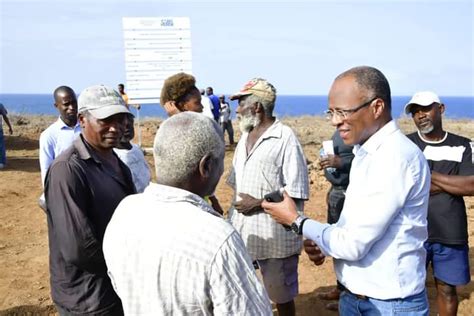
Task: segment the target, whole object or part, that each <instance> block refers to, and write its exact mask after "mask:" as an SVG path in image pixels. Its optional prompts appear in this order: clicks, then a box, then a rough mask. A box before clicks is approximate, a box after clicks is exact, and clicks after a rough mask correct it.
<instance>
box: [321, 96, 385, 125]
mask: <svg viewBox="0 0 474 316" xmlns="http://www.w3.org/2000/svg"><path fill="white" fill-rule="evenodd" d="M377 98H378V97H375V98H373V99H372V100H370V101H367V102H365V103H364V104H361V105H359V106H358V107H355V108H353V109H349V110H327V111H324V114H325V115H326V119H327V120H329V121H330V120H332V118H333V117H334V115H336V117H338V118H340V119H343V120H345V119H347V118H348V117H349V116H351V114H353V113H355V112H357V111H359V110H360V109H362V108H365V107H366V106H369V105H370V104H371V103H372V102H373V101H374V100H375V99H377Z"/></svg>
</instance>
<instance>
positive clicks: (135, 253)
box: [103, 183, 272, 315]
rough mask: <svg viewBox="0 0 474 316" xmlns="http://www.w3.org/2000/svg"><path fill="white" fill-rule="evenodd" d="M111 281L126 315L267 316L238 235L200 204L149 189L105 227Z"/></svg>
mask: <svg viewBox="0 0 474 316" xmlns="http://www.w3.org/2000/svg"><path fill="white" fill-rule="evenodd" d="M103 247H104V255H105V259H106V263H107V267H108V270H109V276H110V278H111V280H112V283H113V284H114V288H115V290H116V292H117V293H118V295H119V296H120V298H121V300H122V304H123V308H124V311H125V314H129V315H272V311H271V305H270V301H269V299H268V296H267V294H266V292H265V289H264V288H263V286H262V285H261V284H260V283H259V281H258V279H257V276H256V274H255V271H254V269H253V266H252V263H251V260H250V257H249V255H248V254H247V252H246V250H245V245H244V243H243V242H242V239H241V238H240V236H239V234H238V233H237V232H236V231H235V229H234V228H233V227H232V226H231V225H230V224H229V223H227V222H226V221H224V220H223V219H222V217H220V215H219V214H217V213H216V212H215V211H214V210H213V209H212V208H211V207H210V206H209V205H208V204H207V203H206V202H205V201H204V200H203V199H202V198H200V197H199V196H197V195H195V194H192V193H190V192H188V191H184V190H181V189H178V188H173V187H168V186H163V185H159V184H155V183H151V184H150V185H149V186H148V187H147V188H146V189H145V191H144V193H142V194H136V195H133V196H129V197H127V198H126V199H124V200H123V201H122V203H120V205H119V206H118V208H117V210H116V211H115V213H114V216H113V218H112V220H111V221H110V223H109V226H108V227H107V231H106V233H105V237H104V245H103Z"/></svg>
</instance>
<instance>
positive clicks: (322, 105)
mask: <svg viewBox="0 0 474 316" xmlns="http://www.w3.org/2000/svg"><path fill="white" fill-rule="evenodd" d="M226 99H227V100H228V95H226ZM440 99H441V101H442V102H443V103H444V104H445V106H446V109H445V114H444V116H445V117H447V118H451V119H474V96H444V97H443V96H441V97H440ZM409 100H410V96H393V97H392V116H393V117H394V118H402V117H404V116H406V115H405V114H404V112H403V108H404V106H405V104H406V103H407V102H408V101H409ZM0 103H3V105H4V106H5V107H6V108H7V110H8V112H9V113H11V114H20V115H21V114H34V115H57V111H56V109H55V107H54V105H53V104H54V99H53V97H52V95H50V94H0ZM230 104H231V108H232V109H233V116H234V117H235V109H236V107H237V101H230ZM325 110H327V96H325V95H278V97H277V101H276V105H275V114H276V116H277V117H285V116H302V115H312V116H323V115H324V111H325ZM134 111H136V110H135V109H134ZM138 114H139V116H140V118H145V117H162V118H164V117H166V113H165V111H164V110H163V108H162V107H161V106H160V105H159V104H144V105H142V107H141V109H140V113H138ZM136 115H137V113H135V116H136Z"/></svg>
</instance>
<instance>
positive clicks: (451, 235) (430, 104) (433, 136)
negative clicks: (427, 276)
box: [405, 91, 474, 316]
mask: <svg viewBox="0 0 474 316" xmlns="http://www.w3.org/2000/svg"><path fill="white" fill-rule="evenodd" d="M444 110H445V105H444V104H443V103H442V102H441V101H440V99H439V97H438V96H437V95H436V94H435V93H433V92H431V91H422V92H417V93H415V95H413V97H412V98H411V100H410V102H408V103H407V105H406V106H405V113H406V114H411V116H412V117H413V122H414V123H415V125H416V127H417V129H418V131H417V132H414V133H412V134H409V135H408V138H410V139H411V140H412V141H413V142H414V143H415V144H416V145H417V146H418V147H420V149H421V150H422V151H423V154H424V155H425V157H426V159H427V160H428V165H429V166H430V170H431V189H430V202H429V207H428V240H427V241H426V243H425V248H426V250H427V266H428V265H429V264H430V263H431V266H432V268H433V275H434V279H435V285H436V293H437V294H436V304H437V306H438V312H439V315H441V316H444V315H456V314H457V309H458V303H459V302H458V297H457V293H456V286H458V285H464V284H467V283H469V281H470V280H471V274H470V271H469V270H470V269H469V246H468V233H467V216H466V205H465V203H464V199H463V196H469V195H471V196H472V195H474V160H473V158H472V146H473V143H472V142H471V141H470V140H469V139H468V138H465V137H462V136H458V135H455V134H452V133H448V132H446V131H444V130H443V123H442V115H443V113H444Z"/></svg>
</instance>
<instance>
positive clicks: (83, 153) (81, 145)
mask: <svg viewBox="0 0 474 316" xmlns="http://www.w3.org/2000/svg"><path fill="white" fill-rule="evenodd" d="M73 144H74V147H76V150H77V152H78V154H79V157H80V158H81V159H82V160H87V159H90V158H92V159H94V161H95V162H96V163H98V164H100V163H102V162H101V160H100V159H99V157H97V155H96V154H95V153H94V150H93V149H92V148H91V146H90V145H89V144H87V142H86V140H85V139H84V136H82V134H79V137H77V138H76V139H75V140H74V143H73Z"/></svg>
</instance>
